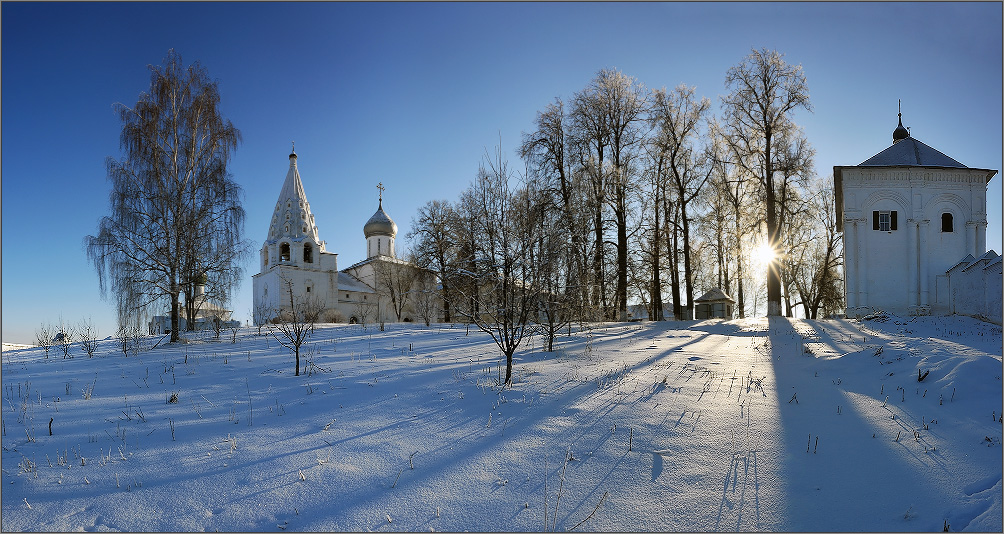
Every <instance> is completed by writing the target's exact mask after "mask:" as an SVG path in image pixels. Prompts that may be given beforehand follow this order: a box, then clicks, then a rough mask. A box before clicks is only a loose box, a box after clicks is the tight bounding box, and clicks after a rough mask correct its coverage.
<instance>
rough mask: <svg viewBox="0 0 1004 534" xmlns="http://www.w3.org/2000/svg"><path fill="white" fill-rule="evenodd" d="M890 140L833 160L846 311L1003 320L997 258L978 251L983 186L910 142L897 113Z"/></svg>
mask: <svg viewBox="0 0 1004 534" xmlns="http://www.w3.org/2000/svg"><path fill="white" fill-rule="evenodd" d="M899 117H900V119H899V125H898V126H897V127H896V129H895V130H894V131H893V134H892V145H891V146H889V147H887V148H886V149H884V150H882V151H881V152H879V153H878V154H875V155H874V156H872V157H870V158H868V159H866V160H865V161H863V162H861V164H859V165H853V166H834V167H833V186H834V192H835V197H836V199H835V200H836V206H835V207H836V213H837V230H838V231H842V232H843V240H844V243H843V244H844V279H845V282H844V297H845V299H846V300H845V302H846V311H847V316H848V317H861V316H864V315H867V314H869V313H873V312H875V311H879V310H881V311H887V312H890V313H895V314H897V315H932V314H933V315H948V314H954V313H959V314H964V315H972V316H977V317H981V318H983V319H986V320H990V321H993V322H996V323H998V324H1000V322H1001V292H1002V291H1001V258H1000V256H998V255H997V254H996V253H995V252H993V251H989V252H988V251H987V250H986V229H987V198H986V196H987V183H988V182H990V179H991V178H993V177H994V176H995V175H996V174H997V171H996V170H993V169H978V168H970V167H967V166H965V165H963V164H962V163H959V162H958V161H956V160H954V159H952V158H950V157H949V156H946V155H945V154H943V153H941V152H939V151H938V150H935V149H934V148H932V147H930V146H928V145H926V144H924V143H922V142H921V141H919V140H917V139H915V138H913V137H912V136H911V135H910V131H909V130H907V129H906V128H904V127H903V120H902V113H900V115H899Z"/></svg>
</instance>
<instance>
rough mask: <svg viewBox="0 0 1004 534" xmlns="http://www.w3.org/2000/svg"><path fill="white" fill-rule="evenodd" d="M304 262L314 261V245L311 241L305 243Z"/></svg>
mask: <svg viewBox="0 0 1004 534" xmlns="http://www.w3.org/2000/svg"><path fill="white" fill-rule="evenodd" d="M303 262H304V263H314V247H313V246H312V245H311V244H310V243H304V244H303Z"/></svg>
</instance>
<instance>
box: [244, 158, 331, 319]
mask: <svg viewBox="0 0 1004 534" xmlns="http://www.w3.org/2000/svg"><path fill="white" fill-rule="evenodd" d="M260 255H261V271H260V272H259V273H258V274H256V275H254V276H253V277H252V280H253V282H254V307H255V309H256V312H255V315H256V317H255V318H254V320H255V322H256V323H258V322H259V321H261V320H267V318H265V317H258V316H257V315H259V312H258V311H257V310H263V311H266V310H267V313H268V314H275V313H278V312H282V311H287V310H288V309H289V307H290V295H289V291H290V286H292V291H293V297H294V299H307V298H309V299H312V300H315V301H317V302H318V303H319V304H321V305H322V306H323V308H324V309H334V308H335V307H336V306H337V304H338V255H337V254H333V253H330V252H327V251H326V250H325V243H324V241H321V240H320V239H319V237H318V233H317V226H316V225H315V224H314V215H313V214H312V213H311V212H310V203H309V202H307V194H306V193H305V192H304V190H303V182H302V181H301V180H300V171H299V170H298V169H297V165H296V152H293V153H291V154H290V155H289V170H287V171H286V180H285V181H284V182H283V184H282V189H281V190H280V191H279V199H278V200H277V201H276V203H275V210H274V211H273V212H272V220H271V222H270V223H269V228H268V236H267V237H266V238H265V243H264V244H263V245H262V247H261V253H260Z"/></svg>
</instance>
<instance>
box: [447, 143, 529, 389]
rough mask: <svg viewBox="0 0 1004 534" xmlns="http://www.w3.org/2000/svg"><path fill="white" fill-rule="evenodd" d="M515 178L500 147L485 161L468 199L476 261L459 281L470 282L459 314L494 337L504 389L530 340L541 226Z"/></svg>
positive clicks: (467, 223)
mask: <svg viewBox="0 0 1004 534" xmlns="http://www.w3.org/2000/svg"><path fill="white" fill-rule="evenodd" d="M512 181H513V173H512V171H511V170H509V165H508V162H507V161H506V160H505V159H504V158H503V157H502V149H501V147H497V148H496V151H495V154H494V157H489V156H488V155H487V154H486V155H485V163H484V164H483V165H482V166H481V168H480V169H479V171H478V177H477V179H476V180H475V182H474V184H472V187H471V190H470V191H469V192H468V195H467V196H466V198H467V199H468V201H467V202H464V203H462V206H465V208H466V209H465V211H467V213H464V215H465V225H467V226H469V227H470V235H472V236H476V240H475V242H474V245H475V247H476V248H475V251H474V255H473V258H474V261H473V263H472V265H471V268H470V269H462V270H461V271H460V273H459V274H460V275H462V276H464V277H466V278H468V279H469V280H470V283H469V284H466V285H464V286H463V287H464V289H465V290H469V291H471V292H470V293H469V294H467V295H465V297H467V299H465V300H464V305H463V306H462V307H460V309H459V311H460V313H462V314H463V315H465V316H466V317H468V318H469V320H470V321H472V322H474V324H476V325H477V327H478V328H479V329H480V330H481V331H483V332H485V333H487V334H488V335H490V336H491V337H492V339H493V340H494V341H495V343H496V345H497V346H498V347H499V350H500V351H501V352H502V354H503V356H505V359H506V375H505V382H504V384H506V385H511V384H512V364H513V354H514V353H515V352H516V350H517V349H518V348H519V346H520V345H521V344H522V343H523V341H524V339H526V337H527V336H529V335H530V334H531V331H532V324H531V318H532V314H533V313H535V311H536V309H537V292H538V290H537V288H536V287H535V283H536V280H537V273H536V266H537V262H536V258H535V257H534V256H533V247H532V244H533V243H534V241H535V240H536V238H535V234H534V232H536V231H538V230H539V227H540V224H539V223H540V221H538V220H537V218H536V217H535V213H536V212H537V210H534V209H533V207H532V206H531V200H532V198H533V196H534V195H533V194H532V192H531V193H530V194H528V192H527V191H526V189H525V188H524V189H522V190H514V189H513V187H512Z"/></svg>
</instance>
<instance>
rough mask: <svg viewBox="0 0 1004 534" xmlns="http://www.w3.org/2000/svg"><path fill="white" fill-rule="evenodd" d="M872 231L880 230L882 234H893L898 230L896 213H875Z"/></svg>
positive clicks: (873, 214)
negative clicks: (892, 232)
mask: <svg viewBox="0 0 1004 534" xmlns="http://www.w3.org/2000/svg"><path fill="white" fill-rule="evenodd" d="M872 230H879V231H881V232H891V231H894V230H896V212H895V211H873V212H872Z"/></svg>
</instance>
